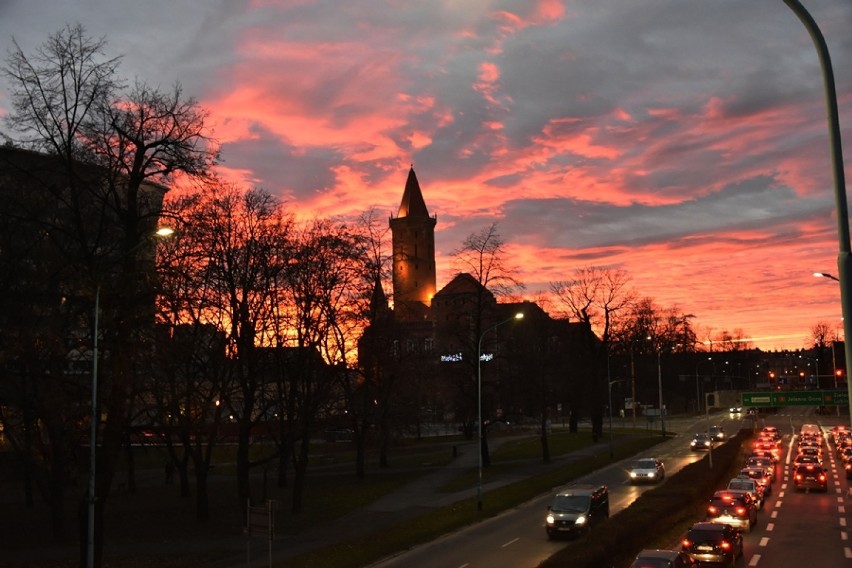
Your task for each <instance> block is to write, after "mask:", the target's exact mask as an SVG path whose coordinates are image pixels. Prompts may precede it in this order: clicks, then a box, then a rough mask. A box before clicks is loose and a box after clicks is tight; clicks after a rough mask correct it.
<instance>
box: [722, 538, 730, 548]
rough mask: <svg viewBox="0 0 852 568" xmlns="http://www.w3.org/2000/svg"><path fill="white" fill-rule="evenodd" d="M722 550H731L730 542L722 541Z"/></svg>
mask: <svg viewBox="0 0 852 568" xmlns="http://www.w3.org/2000/svg"><path fill="white" fill-rule="evenodd" d="M722 549H723V550H730V549H731V543H730V542H728V541H727V540H723V541H722Z"/></svg>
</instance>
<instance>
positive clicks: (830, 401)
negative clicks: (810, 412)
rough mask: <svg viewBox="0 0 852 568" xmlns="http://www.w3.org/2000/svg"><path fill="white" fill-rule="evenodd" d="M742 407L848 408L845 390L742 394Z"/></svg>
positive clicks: (847, 397)
mask: <svg viewBox="0 0 852 568" xmlns="http://www.w3.org/2000/svg"><path fill="white" fill-rule="evenodd" d="M742 396H743V406H849V396H848V393H847V392H846V391H845V390H826V391H783V390H782V391H763V392H744V393H743V395H742Z"/></svg>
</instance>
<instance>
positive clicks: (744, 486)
mask: <svg viewBox="0 0 852 568" xmlns="http://www.w3.org/2000/svg"><path fill="white" fill-rule="evenodd" d="M728 489H739V490H740V491H752V490H753V489H754V482H753V481H752V480H750V479H732V480H731V482H730V483H728Z"/></svg>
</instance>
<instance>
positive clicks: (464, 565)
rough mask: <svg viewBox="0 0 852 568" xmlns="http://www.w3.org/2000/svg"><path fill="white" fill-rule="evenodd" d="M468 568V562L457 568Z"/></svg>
mask: <svg viewBox="0 0 852 568" xmlns="http://www.w3.org/2000/svg"><path fill="white" fill-rule="evenodd" d="M468 566H470V562H465V563H464V564H462V565H461V566H459V568H467V567H468Z"/></svg>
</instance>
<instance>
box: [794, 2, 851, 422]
mask: <svg viewBox="0 0 852 568" xmlns="http://www.w3.org/2000/svg"><path fill="white" fill-rule="evenodd" d="M784 3H785V4H786V5H787V7H788V8H790V10H792V11H793V13H794V14H796V16H797V17H798V18H799V21H801V22H802V24H803V25H804V26H805V28H806V29H807V30H808V34H810V36H811V39H812V40H813V42H814V47H816V50H817V55H818V57H819V62H820V66H821V67H822V78H823V88H824V91H825V104H826V111H827V112H826V114H827V118H828V138H829V149H830V151H831V165H832V171H833V174H834V202H835V207H836V209H837V215H836V217H837V241H838V253H837V269H838V271H839V272H838V273H839V275H840V278H838V279H837V281H838V282H839V283H840V305H841V307H842V310H843V332H844V335H845V336H846V339H847V341H845V352H846V376H847V377H849V376H850V373H849V369H850V366H852V343H850V341H848V340H849V339H850V338H852V251H850V243H849V205H848V203H847V200H846V176H845V173H844V171H843V146H842V143H841V137H840V116H839V113H838V110H837V92H836V90H835V87H834V71H833V70H832V67H831V57H830V56H829V54H828V46H827V45H826V43H825V38H824V37H823V35H822V32H821V31H820V29H819V26H817V24H816V21H814V19H813V17H812V16H811V15H810V13H809V12H808V11H807V10H806V9H805V7H804V6H802V4H801V2H799V0H784ZM846 396H847V398H848V400H849V401H850V404H852V381H848V380H847V382H846ZM850 410H851V411H852V407H850Z"/></svg>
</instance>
